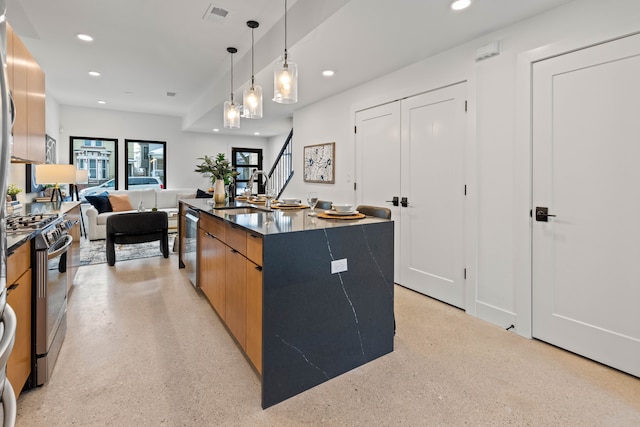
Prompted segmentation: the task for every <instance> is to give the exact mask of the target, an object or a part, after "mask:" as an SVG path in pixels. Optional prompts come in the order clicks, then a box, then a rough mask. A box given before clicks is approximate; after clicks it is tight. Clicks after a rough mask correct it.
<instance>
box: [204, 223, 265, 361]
mask: <svg viewBox="0 0 640 427" xmlns="http://www.w3.org/2000/svg"><path fill="white" fill-rule="evenodd" d="M198 239H199V244H200V251H199V256H200V258H199V274H200V276H199V283H200V288H201V289H202V292H203V293H204V294H205V295H206V297H207V298H208V299H209V302H210V303H211V305H212V306H213V308H214V309H215V310H216V312H217V313H218V315H219V316H220V318H221V319H222V320H223V321H224V323H225V324H226V325H227V328H229V331H231V333H232V335H233V337H234V338H235V339H236V341H237V342H238V344H240V347H242V349H243V350H244V351H245V353H246V354H247V356H248V357H249V359H250V360H251V362H252V363H253V365H254V366H255V368H256V370H257V371H258V372H262V359H261V357H262V268H261V267H260V265H261V264H262V238H261V236H258V235H255V234H253V233H247V232H246V231H245V230H244V229H242V228H241V227H238V226H235V225H232V224H229V223H225V222H224V221H223V220H221V219H219V218H215V217H213V216H211V215H206V214H202V213H201V214H200V221H199V233H198ZM248 257H250V258H248ZM258 264H260V265H258Z"/></svg>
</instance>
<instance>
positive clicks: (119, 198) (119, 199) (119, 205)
mask: <svg viewBox="0 0 640 427" xmlns="http://www.w3.org/2000/svg"><path fill="white" fill-rule="evenodd" d="M109 203H111V210H112V211H113V212H123V211H132V210H133V206H131V200H129V196H128V195H126V194H109Z"/></svg>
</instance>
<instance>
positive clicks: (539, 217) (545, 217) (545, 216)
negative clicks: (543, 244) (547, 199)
mask: <svg viewBox="0 0 640 427" xmlns="http://www.w3.org/2000/svg"><path fill="white" fill-rule="evenodd" d="M550 216H551V217H555V215H552V214H550V213H549V208H547V207H540V206H538V207H536V221H540V222H549V217H550Z"/></svg>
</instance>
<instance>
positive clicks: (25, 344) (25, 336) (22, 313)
mask: <svg viewBox="0 0 640 427" xmlns="http://www.w3.org/2000/svg"><path fill="white" fill-rule="evenodd" d="M13 283H15V284H16V285H17V286H16V287H15V288H13V289H12V290H11V292H9V294H8V295H7V303H8V304H9V305H11V308H13V311H14V312H15V313H16V319H17V321H18V323H17V325H16V340H15V342H14V344H13V350H11V354H10V355H9V359H8V361H7V378H9V381H11V385H12V386H13V391H14V392H15V394H16V397H18V396H20V392H21V391H22V388H23V387H24V384H25V383H26V382H27V378H28V377H29V374H30V373H31V269H27V270H26V271H25V272H24V273H23V274H22V276H20V277H18V278H16V279H15V281H13Z"/></svg>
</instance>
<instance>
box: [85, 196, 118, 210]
mask: <svg viewBox="0 0 640 427" xmlns="http://www.w3.org/2000/svg"><path fill="white" fill-rule="evenodd" d="M85 199H87V202H89V203H91V204H92V205H93V207H94V208H96V209H97V210H98V213H103V212H113V210H112V209H111V203H109V193H107V192H106V191H105V192H104V193H102V194H97V195H95V196H86V197H85Z"/></svg>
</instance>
